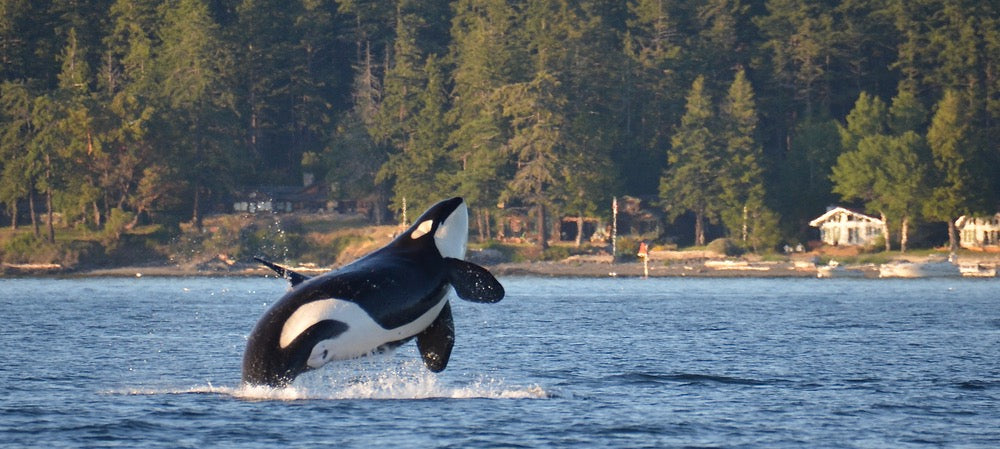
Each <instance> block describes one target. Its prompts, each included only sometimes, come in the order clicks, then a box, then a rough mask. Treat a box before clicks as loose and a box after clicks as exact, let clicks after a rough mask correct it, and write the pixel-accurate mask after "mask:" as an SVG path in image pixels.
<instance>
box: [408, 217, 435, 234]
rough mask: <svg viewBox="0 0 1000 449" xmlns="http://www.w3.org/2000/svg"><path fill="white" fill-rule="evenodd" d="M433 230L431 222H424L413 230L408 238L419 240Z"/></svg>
mask: <svg viewBox="0 0 1000 449" xmlns="http://www.w3.org/2000/svg"><path fill="white" fill-rule="evenodd" d="M433 228H434V221H433V220H424V221H423V222H422V223H420V225H419V226H417V229H414V230H413V233H411V234H410V238H411V239H419V238H420V237H423V236H425V235H427V233H428V232H431V229H433Z"/></svg>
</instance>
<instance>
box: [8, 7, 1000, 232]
mask: <svg viewBox="0 0 1000 449" xmlns="http://www.w3.org/2000/svg"><path fill="white" fill-rule="evenodd" d="M998 21H1000V5H998V2H997V1H995V0H991V1H981V0H865V1H862V0H846V1H833V0H825V1H809V0H749V1H741V0H699V1H692V0H630V1H620V0H579V1H561V0H517V1H500V0H395V1H385V0H340V1H333V0H292V1H284V0H282V1H278V0H165V1H164V0H89V1H86V0H44V1H40V0H0V77H2V80H0V81H2V86H0V132H2V138H0V164H2V170H3V171H2V181H0V203H2V204H3V205H4V207H5V209H4V214H5V215H4V216H5V218H6V219H7V220H8V223H9V225H10V226H12V227H17V226H22V227H24V226H33V227H34V230H35V231H34V232H35V234H36V235H40V236H41V237H40V238H46V239H49V240H54V238H55V230H56V229H57V228H58V226H72V227H84V228H87V229H91V230H103V232H107V233H108V234H109V235H112V236H114V235H118V234H119V233H121V232H123V231H124V230H126V229H129V228H130V227H132V226H135V225H136V224H137V223H141V222H145V223H156V224H165V225H176V224H177V223H180V222H193V223H194V224H199V223H200V220H201V218H202V217H203V215H204V214H205V213H208V212H212V211H215V210H224V209H225V208H226V207H227V206H228V205H229V204H231V203H228V202H227V201H228V199H229V198H230V195H231V194H232V193H233V192H234V191H237V190H239V189H241V188H244V187H246V186H263V185H281V184H295V183H297V182H299V180H301V179H302V175H303V173H307V172H308V173H312V174H315V175H316V176H317V177H318V178H319V179H321V180H325V182H326V183H328V184H329V185H330V186H331V196H332V199H352V200H366V201H369V202H371V203H373V204H375V205H376V207H375V211H376V219H379V220H382V219H383V218H387V216H386V217H383V216H382V214H383V213H385V214H392V213H397V214H398V213H399V212H400V211H401V210H402V208H403V207H404V202H406V203H408V207H409V209H410V210H422V208H423V207H424V206H427V205H428V203H429V202H432V201H436V200H437V199H439V198H441V197H443V196H445V195H461V196H464V197H465V198H466V200H467V201H468V202H469V204H470V207H471V211H472V223H473V227H474V228H475V229H476V232H478V233H479V236H480V237H481V238H489V237H492V236H494V235H495V234H496V232H497V217H498V216H500V214H501V213H503V212H504V210H507V211H509V210H511V209H513V208H518V209H517V210H523V211H527V212H526V213H528V214H530V217H531V220H532V222H533V223H534V224H533V226H537V228H536V229H537V231H536V232H537V233H541V234H542V235H549V234H551V232H552V231H551V230H550V229H549V228H546V226H549V227H551V225H552V224H554V222H555V218H557V217H563V216H607V215H609V214H610V210H609V205H610V204H611V198H612V197H613V196H619V195H632V196H636V197H641V198H645V199H648V200H649V201H647V204H652V205H654V207H656V208H658V209H659V210H661V211H663V212H664V215H665V218H666V219H667V220H669V221H673V220H677V219H679V218H681V217H684V218H685V220H690V222H692V223H694V225H695V231H694V233H693V235H694V239H695V243H703V242H704V239H705V235H706V232H707V231H706V230H707V229H708V230H710V231H712V232H715V233H720V232H721V233H724V234H725V235H726V236H729V237H731V238H733V239H735V240H740V241H743V242H745V244H746V246H748V247H754V248H758V249H760V248H770V247H774V246H775V245H776V244H777V243H778V242H779V241H782V240H784V241H790V242H794V241H801V240H802V239H804V238H805V236H806V235H807V234H806V232H807V230H808V228H807V223H808V221H809V219H811V218H814V217H816V216H817V215H819V214H821V213H822V212H823V211H824V210H825V208H826V207H827V206H828V205H830V204H833V203H841V204H846V205H850V206H855V207H858V208H859V209H863V210H865V211H867V212H868V213H872V214H880V215H881V216H883V217H884V218H886V220H887V223H890V225H889V226H887V229H886V231H889V230H890V229H889V227H890V226H891V228H892V233H891V234H890V235H892V236H894V237H893V238H892V239H887V242H889V241H901V243H902V244H903V245H905V244H906V240H907V235H908V232H907V229H909V228H910V227H912V226H913V225H914V224H917V223H927V222H947V223H949V224H950V223H953V221H954V219H955V218H957V217H958V216H959V215H963V214H978V213H990V214H992V213H993V212H996V208H997V200H998V193H1000V168H998V167H1000V146H998V142H1000V127H998V122H1000V26H998ZM501 208H503V209H501ZM54 215H55V216H57V217H58V218H59V219H60V220H61V221H59V220H55V219H53V216H54ZM46 217H47V218H46ZM57 221H58V223H57ZM709 233H711V232H709ZM536 235H537V234H536ZM897 235H898V236H899V237H895V236H897ZM541 242H543V243H544V239H541Z"/></svg>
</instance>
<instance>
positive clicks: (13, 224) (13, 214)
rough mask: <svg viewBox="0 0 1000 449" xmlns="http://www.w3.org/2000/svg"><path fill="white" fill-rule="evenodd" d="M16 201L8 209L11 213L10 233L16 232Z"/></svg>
mask: <svg viewBox="0 0 1000 449" xmlns="http://www.w3.org/2000/svg"><path fill="white" fill-rule="evenodd" d="M17 201H18V200H14V204H12V205H11V207H10V208H11V213H10V229H11V230H12V231H16V230H17Z"/></svg>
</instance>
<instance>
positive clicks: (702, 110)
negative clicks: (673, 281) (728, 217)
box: [660, 76, 723, 246]
mask: <svg viewBox="0 0 1000 449" xmlns="http://www.w3.org/2000/svg"><path fill="white" fill-rule="evenodd" d="M686 109H687V111H686V112H685V113H684V117H682V118H681V124H680V126H679V127H678V128H677V131H676V132H675V133H674V135H673V138H671V141H670V143H671V148H670V151H668V152H667V161H668V164H669V166H668V168H667V170H666V172H665V173H664V175H663V177H662V178H661V179H660V202H661V204H662V205H663V207H664V209H665V210H666V211H667V215H668V217H669V219H671V220H673V219H674V218H676V217H677V216H679V215H680V214H682V213H684V212H692V213H693V214H694V217H695V245H699V246H701V245H704V244H705V222H706V221H712V220H714V219H715V218H716V217H717V216H718V214H719V204H718V199H719V198H721V197H722V195H723V192H722V189H721V185H720V184H719V182H718V179H717V178H718V175H719V173H720V172H721V171H722V170H721V167H722V161H721V158H720V153H719V148H718V146H719V143H718V140H717V138H716V136H717V133H716V128H715V124H714V119H713V113H712V101H711V98H710V97H709V95H708V93H707V92H705V78H704V77H702V76H699V77H698V78H696V79H695V81H694V83H693V84H692V85H691V90H690V92H689V93H688V96H687V107H686Z"/></svg>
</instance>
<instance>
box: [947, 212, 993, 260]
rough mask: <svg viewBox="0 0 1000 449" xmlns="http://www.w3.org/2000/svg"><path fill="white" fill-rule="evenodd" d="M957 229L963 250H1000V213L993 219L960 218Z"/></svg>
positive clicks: (956, 225) (956, 221)
mask: <svg viewBox="0 0 1000 449" xmlns="http://www.w3.org/2000/svg"><path fill="white" fill-rule="evenodd" d="M955 228H957V229H958V235H959V237H960V241H959V244H960V245H961V246H962V248H968V249H981V250H991V251H996V250H1000V212H997V213H996V214H995V215H993V216H992V217H967V216H964V215H963V216H961V217H958V220H955Z"/></svg>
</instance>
